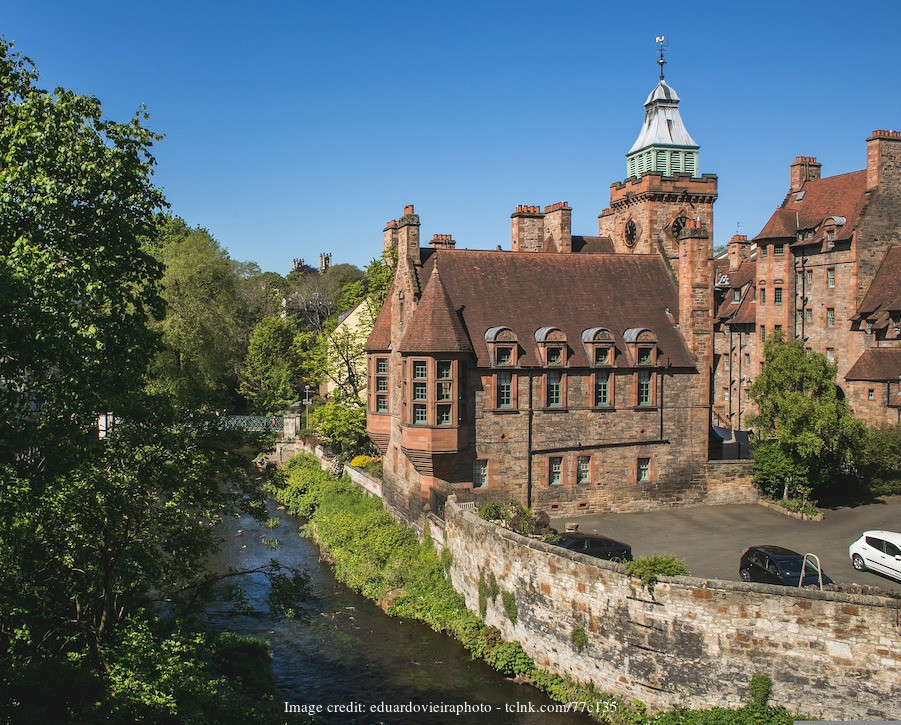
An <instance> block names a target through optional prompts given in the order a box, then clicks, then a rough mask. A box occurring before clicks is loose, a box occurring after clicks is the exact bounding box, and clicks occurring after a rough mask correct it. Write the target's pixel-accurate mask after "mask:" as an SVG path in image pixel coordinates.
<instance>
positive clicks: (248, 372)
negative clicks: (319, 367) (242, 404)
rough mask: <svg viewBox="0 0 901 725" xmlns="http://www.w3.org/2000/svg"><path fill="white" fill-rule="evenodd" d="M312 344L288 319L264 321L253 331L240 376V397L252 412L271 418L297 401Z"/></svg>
mask: <svg viewBox="0 0 901 725" xmlns="http://www.w3.org/2000/svg"><path fill="white" fill-rule="evenodd" d="M313 341H314V338H313V335H312V334H311V333H309V332H301V330H300V325H299V324H298V323H297V321H296V320H294V319H292V318H290V317H284V318H283V317H266V318H264V319H263V321H262V322H260V323H259V324H258V325H257V326H256V327H255V328H254V331H253V335H251V338H250V347H249V349H248V351H247V358H246V359H245V361H244V369H243V370H242V372H241V394H242V395H243V396H245V397H246V398H247V399H248V400H249V401H250V404H251V409H252V410H253V412H255V413H260V414H262V415H271V414H273V413H276V412H278V411H280V410H284V409H285V408H286V407H287V406H289V405H290V404H291V403H293V402H294V401H296V400H297V399H298V395H299V391H300V381H301V377H302V375H303V368H304V362H305V359H306V357H307V356H308V354H309V350H310V348H311V347H312V345H313Z"/></svg>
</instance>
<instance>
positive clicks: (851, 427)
mask: <svg viewBox="0 0 901 725" xmlns="http://www.w3.org/2000/svg"><path fill="white" fill-rule="evenodd" d="M764 358H765V360H766V363H765V364H764V366H763V370H762V371H761V373H760V375H759V376H758V377H757V379H756V380H755V381H754V384H753V385H752V386H751V399H752V400H753V401H754V403H755V404H756V405H757V410H758V412H757V413H756V414H755V415H753V416H751V417H750V419H749V423H750V425H751V426H752V427H753V428H754V431H755V436H756V439H757V441H758V445H757V446H756V448H755V450H754V454H753V455H754V460H755V475H756V476H757V479H758V482H759V483H760V484H761V485H762V486H763V488H764V489H765V490H766V491H767V492H768V493H769V494H770V495H773V496H776V495H781V496H782V497H783V498H789V497H794V496H797V495H799V494H800V495H801V496H802V497H803V495H804V494H805V492H808V491H810V490H812V491H814V492H815V493H818V494H819V493H823V492H826V491H827V490H828V489H829V488H830V487H832V486H834V485H835V484H836V483H837V482H838V481H839V480H840V477H841V476H842V474H845V473H848V472H851V471H853V470H854V468H855V466H856V464H857V461H858V459H859V451H860V446H861V444H862V442H863V439H864V427H863V425H862V424H861V423H860V421H858V420H857V419H856V418H855V417H854V416H853V414H852V413H851V411H850V410H849V408H848V404H847V402H846V401H845V399H844V397H843V396H840V394H839V390H838V387H837V386H836V384H835V374H836V367H835V365H833V364H831V363H829V362H828V361H827V360H826V358H825V357H824V356H823V355H820V354H819V353H815V352H809V351H806V350H805V349H804V343H803V341H802V340H800V339H797V340H791V341H788V342H786V341H785V340H784V338H783V337H782V334H781V332H776V333H774V334H773V335H771V336H770V337H769V338H768V339H767V342H766V346H765V347H764Z"/></svg>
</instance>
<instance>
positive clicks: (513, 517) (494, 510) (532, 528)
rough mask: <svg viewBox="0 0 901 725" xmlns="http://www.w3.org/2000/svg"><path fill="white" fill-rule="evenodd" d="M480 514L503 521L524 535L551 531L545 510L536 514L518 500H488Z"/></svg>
mask: <svg viewBox="0 0 901 725" xmlns="http://www.w3.org/2000/svg"><path fill="white" fill-rule="evenodd" d="M479 516H480V517H481V518H483V519H485V520H486V521H503V522H504V525H505V526H507V527H508V528H510V529H512V530H513V531H515V532H517V533H518V534H523V535H524V536H531V535H539V536H541V535H545V534H549V533H551V529H550V518H549V517H548V515H547V513H546V512H545V511H539V512H538V513H537V514H536V513H535V512H533V511H532V510H531V509H529V508H526V507H525V506H523V505H522V504H521V503H519V502H518V501H486V502H485V503H483V504H482V505H481V506H479Z"/></svg>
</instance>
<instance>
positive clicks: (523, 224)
mask: <svg viewBox="0 0 901 725" xmlns="http://www.w3.org/2000/svg"><path fill="white" fill-rule="evenodd" d="M510 218H511V219H512V220H513V251H514V252H540V251H541V250H543V249H544V214H542V213H541V207H540V206H528V205H525V204H519V205H518V206H517V207H516V211H515V212H513V214H511V215H510Z"/></svg>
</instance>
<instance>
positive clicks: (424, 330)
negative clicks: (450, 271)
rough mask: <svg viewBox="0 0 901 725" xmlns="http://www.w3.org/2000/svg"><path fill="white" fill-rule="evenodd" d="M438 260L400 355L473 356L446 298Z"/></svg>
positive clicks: (459, 322)
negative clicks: (440, 354) (449, 354)
mask: <svg viewBox="0 0 901 725" xmlns="http://www.w3.org/2000/svg"><path fill="white" fill-rule="evenodd" d="M437 259H438V257H437V256H436V257H435V261H433V263H432V265H431V267H432V273H431V275H430V276H429V279H428V282H427V283H426V285H425V290H424V291H423V293H422V297H421V298H420V300H419V304H417V305H416V311H415V312H414V313H413V317H412V318H411V319H410V324H409V325H408V326H407V331H406V332H405V333H404V338H403V340H401V343H400V352H422V353H440V352H464V353H465V352H472V345H471V344H470V342H469V337H468V336H467V334H466V330H465V329H464V328H463V323H462V322H461V321H460V316H459V315H458V314H457V308H455V307H454V306H453V304H452V303H451V301H450V298H449V297H448V296H447V290H446V289H445V288H444V284H443V282H442V280H441V274H440V272H439V269H438V266H439V265H438V261H437ZM442 264H443V260H442ZM420 279H421V278H420Z"/></svg>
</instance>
